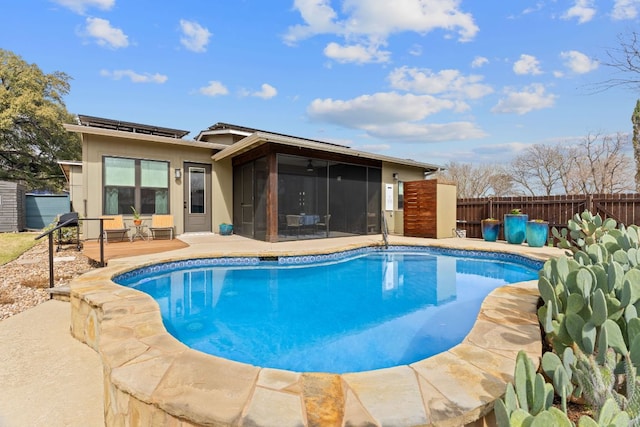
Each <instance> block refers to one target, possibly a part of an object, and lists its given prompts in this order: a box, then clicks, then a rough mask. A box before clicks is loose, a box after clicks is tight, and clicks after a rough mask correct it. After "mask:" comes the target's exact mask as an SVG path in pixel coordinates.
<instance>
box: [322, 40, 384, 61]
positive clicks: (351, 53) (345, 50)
mask: <svg viewBox="0 0 640 427" xmlns="http://www.w3.org/2000/svg"><path fill="white" fill-rule="evenodd" d="M324 54H325V55H326V56H327V57H329V58H331V59H333V60H335V61H337V62H340V63H347V62H355V63H358V64H365V63H371V62H388V61H389V57H390V56H391V52H389V51H384V50H378V49H377V46H372V45H369V46H363V45H359V44H356V45H349V46H340V45H339V44H338V43H334V42H331V43H329V44H328V45H327V47H325V48H324Z"/></svg>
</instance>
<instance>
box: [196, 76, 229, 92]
mask: <svg viewBox="0 0 640 427" xmlns="http://www.w3.org/2000/svg"><path fill="white" fill-rule="evenodd" d="M198 92H200V93H201V94H203V95H207V96H218V95H227V94H228V93H229V90H228V89H227V88H226V86H225V85H223V84H222V83H220V82H219V81H217V80H211V81H210V82H209V85H207V86H205V87H201V88H200V89H198Z"/></svg>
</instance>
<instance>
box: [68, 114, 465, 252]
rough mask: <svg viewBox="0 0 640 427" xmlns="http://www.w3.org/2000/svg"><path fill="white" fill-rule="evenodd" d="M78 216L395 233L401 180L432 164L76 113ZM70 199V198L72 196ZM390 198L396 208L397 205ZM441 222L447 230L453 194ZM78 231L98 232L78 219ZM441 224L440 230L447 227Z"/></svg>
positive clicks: (182, 225)
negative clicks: (192, 134)
mask: <svg viewBox="0 0 640 427" xmlns="http://www.w3.org/2000/svg"><path fill="white" fill-rule="evenodd" d="M65 128H66V129H67V130H68V131H71V132H77V133H79V134H81V137H82V185H81V186H80V188H81V194H78V193H79V192H78V191H76V192H75V193H74V197H73V200H72V203H73V206H75V208H76V210H77V211H78V212H79V213H80V215H81V216H82V217H85V218H98V217H100V216H102V215H112V214H123V215H124V216H125V219H127V217H128V216H129V217H130V215H131V214H132V210H131V206H134V207H135V208H136V209H137V210H138V211H139V212H140V213H141V214H142V216H143V217H145V216H146V217H147V219H149V218H150V217H151V215H152V214H154V213H157V214H172V215H174V218H175V226H176V233H177V234H181V233H193V232H217V231H218V226H219V225H220V224H222V223H231V224H233V228H234V233H236V234H240V235H243V236H247V237H250V238H254V239H259V240H264V241H269V242H276V241H281V240H288V239H298V238H301V239H302V238H323V237H336V236H349V235H365V234H379V233H380V232H381V227H382V225H383V223H382V221H383V220H385V221H386V223H387V224H388V229H389V232H391V233H401V232H402V183H403V182H405V181H416V180H424V179H425V178H426V177H427V176H428V175H430V174H431V173H433V172H435V171H437V170H438V169H439V167H438V166H437V165H432V164H427V163H422V162H417V161H414V160H408V159H399V158H394V157H389V156H384V155H379V154H373V153H367V152H363V151H358V150H354V149H351V148H349V147H346V146H343V145H338V144H332V143H328V142H322V141H317V140H312V139H306V138H299V137H294V136H290V135H284V134H279V133H274V132H266V131H262V130H258V129H251V128H247V127H242V126H235V125H232V124H227V123H217V124H215V125H213V126H211V127H209V128H208V129H206V130H204V131H201V132H200V133H199V134H198V135H197V136H196V138H195V139H191V140H189V139H185V138H184V137H185V136H186V135H187V134H188V132H187V131H183V130H178V129H170V128H163V127H157V126H149V125H143V124H138V123H129V122H121V121H115V120H110V119H104V118H99V117H91V116H84V115H80V116H78V124H66V125H65ZM77 198H80V200H78V199H77ZM399 204H400V206H398V205H399ZM448 212H449V213H450V215H446V216H448V217H449V219H447V221H450V222H451V228H455V196H454V197H453V200H452V203H451V207H450V210H449V211H448ZM84 227H85V229H84V233H85V236H87V237H88V238H91V236H96V237H97V236H98V234H99V231H98V230H99V229H98V223H97V221H86V222H85V225H84ZM451 228H449V229H451Z"/></svg>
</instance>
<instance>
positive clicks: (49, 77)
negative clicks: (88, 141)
mask: <svg viewBox="0 0 640 427" xmlns="http://www.w3.org/2000/svg"><path fill="white" fill-rule="evenodd" d="M70 79H71V78H70V77H69V76H68V75H67V74H65V73H63V72H59V71H56V72H53V73H51V74H45V73H43V72H42V70H40V68H39V67H38V66H37V65H35V64H29V63H27V62H25V61H24V60H23V59H22V58H21V57H20V56H18V55H16V54H14V53H13V52H10V51H7V50H4V49H0V180H9V181H17V180H23V181H25V182H26V184H27V187H28V189H29V190H35V189H42V190H60V189H62V188H63V186H64V177H63V175H62V171H61V169H60V167H59V165H58V164H57V163H56V161H57V160H78V159H80V158H81V153H82V147H81V144H80V139H79V137H78V136H77V135H76V134H72V133H69V132H67V131H65V129H64V127H63V126H62V125H63V123H72V122H73V116H72V115H71V114H70V113H69V112H68V111H67V109H66V106H65V104H64V101H63V97H64V96H65V95H66V94H68V93H69V90H70V85H69V80H70Z"/></svg>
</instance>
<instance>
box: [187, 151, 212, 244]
mask: <svg viewBox="0 0 640 427" xmlns="http://www.w3.org/2000/svg"><path fill="white" fill-rule="evenodd" d="M184 231H185V232H186V233H188V232H192V233H193V232H198V231H200V232H207V231H211V165H207V164H200V163H185V164H184Z"/></svg>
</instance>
